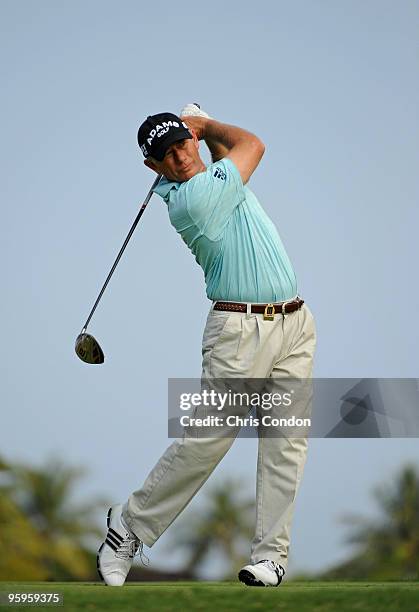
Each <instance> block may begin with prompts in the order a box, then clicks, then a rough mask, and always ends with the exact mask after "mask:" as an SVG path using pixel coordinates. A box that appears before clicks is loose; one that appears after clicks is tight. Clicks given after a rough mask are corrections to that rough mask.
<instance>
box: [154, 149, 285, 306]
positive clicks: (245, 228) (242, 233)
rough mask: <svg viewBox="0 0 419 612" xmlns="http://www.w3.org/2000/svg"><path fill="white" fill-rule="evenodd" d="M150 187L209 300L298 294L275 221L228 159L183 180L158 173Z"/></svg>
mask: <svg viewBox="0 0 419 612" xmlns="http://www.w3.org/2000/svg"><path fill="white" fill-rule="evenodd" d="M154 191H155V192H156V193H157V194H159V195H160V196H161V197H162V198H163V199H164V200H165V202H166V203H167V205H168V210H169V217H170V222H171V224H172V225H173V227H174V228H175V229H176V231H177V232H178V233H179V234H180V235H181V237H182V239H183V240H184V242H185V243H186V244H187V246H188V247H189V248H190V250H191V251H192V253H193V254H194V255H195V258H196V261H197V262H198V264H199V265H200V266H201V267H202V269H203V271H204V275H205V282H206V286H207V296H208V297H209V299H210V300H226V301H232V302H280V301H282V300H289V299H291V298H293V297H294V296H295V295H296V294H297V281H296V278H295V274H294V270H293V268H292V266H291V262H290V260H289V258H288V256H287V253H286V251H285V249H284V246H283V244H282V241H281V239H280V237H279V234H278V232H277V230H276V227H275V226H274V224H273V223H272V221H271V220H270V219H269V217H268V215H267V214H266V213H265V211H264V210H263V208H262V207H261V205H260V204H259V202H258V200H257V198H256V196H255V195H254V194H253V193H252V191H250V189H249V188H248V187H247V186H245V185H243V182H242V179H241V176H240V173H239V171H238V169H237V168H236V166H235V165H234V163H233V162H232V161H231V160H230V159H228V158H224V159H222V160H220V161H217V162H215V163H213V164H210V165H209V166H208V167H207V169H206V171H205V172H201V173H199V174H196V175H195V176H194V177H192V178H191V179H190V180H189V181H185V182H183V183H177V182H172V181H168V180H167V179H165V178H162V180H161V181H160V183H159V184H158V185H157V187H156V188H155V189H154Z"/></svg>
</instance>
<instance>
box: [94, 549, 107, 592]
mask: <svg viewBox="0 0 419 612" xmlns="http://www.w3.org/2000/svg"><path fill="white" fill-rule="evenodd" d="M103 546H104V544H101V545H100V548H99V550H98V551H97V555H96V568H97V573H98V574H99V578H100V579H101V580H102V582H105V581H104V579H103V576H102V572H101V571H100V563H99V555H100V551H101V550H102V548H103ZM105 584H106V583H105Z"/></svg>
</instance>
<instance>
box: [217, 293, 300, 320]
mask: <svg viewBox="0 0 419 612" xmlns="http://www.w3.org/2000/svg"><path fill="white" fill-rule="evenodd" d="M303 304H304V300H301V299H300V298H297V299H295V300H293V301H292V302H279V303H276V304H252V305H251V307H250V312H251V313H252V314H263V318H264V319H265V321H273V320H274V316H275V315H276V314H283V315H284V314H289V313H290V312H294V311H295V310H299V309H300V308H301V306H302V305H303ZM214 310H227V311H229V312H247V304H243V303H241V302H215V304H214Z"/></svg>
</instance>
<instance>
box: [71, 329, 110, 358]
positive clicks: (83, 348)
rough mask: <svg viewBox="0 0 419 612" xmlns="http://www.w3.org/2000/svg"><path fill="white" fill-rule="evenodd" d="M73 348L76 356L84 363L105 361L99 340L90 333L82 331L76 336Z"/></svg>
mask: <svg viewBox="0 0 419 612" xmlns="http://www.w3.org/2000/svg"><path fill="white" fill-rule="evenodd" d="M75 350H76V353H77V356H78V357H80V359H81V360H82V361H85V362H86V363H103V362H104V361H105V355H104V354H103V351H102V349H101V348H100V345H99V342H98V341H97V340H95V338H93V336H91V335H90V334H86V333H84V332H82V333H81V334H79V335H78V336H77V338H76V346H75Z"/></svg>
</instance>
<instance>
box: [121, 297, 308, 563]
mask: <svg viewBox="0 0 419 612" xmlns="http://www.w3.org/2000/svg"><path fill="white" fill-rule="evenodd" d="M315 345H316V330H315V324H314V318H313V315H312V314H311V312H310V310H309V308H308V306H307V305H306V304H303V306H302V307H301V309H300V310H297V311H295V312H292V313H290V314H287V315H285V317H283V315H282V314H276V315H275V317H274V321H265V320H264V319H263V315H262V314H246V313H238V312H223V311H215V310H213V309H212V308H211V310H210V312H209V314H208V318H207V323H206V326H205V330H204V336H203V344H202V355H203V367H202V377H203V378H235V377H239V378H270V377H277V378H297V379H310V378H311V377H312V370H313V356H314V351H315ZM233 442H234V436H229V437H223V436H221V437H220V436H218V437H213V438H191V437H188V436H184V437H183V438H182V439H181V440H176V441H175V442H174V443H173V444H171V445H170V446H169V448H168V449H167V450H166V451H165V453H164V454H163V455H162V457H161V458H160V459H159V461H158V462H157V464H156V465H155V467H154V468H153V469H152V471H151V472H150V474H149V475H148V477H147V479H146V481H145V482H144V484H143V486H142V487H141V488H140V489H139V490H138V491H134V492H133V493H132V495H131V496H130V497H129V499H128V501H127V503H126V504H125V505H124V509H123V518H124V520H125V522H126V523H127V525H128V526H129V527H130V529H131V530H132V531H133V532H134V533H135V534H136V535H137V537H138V538H139V539H140V540H142V541H143V542H144V543H145V544H146V545H147V546H152V545H153V544H154V543H155V542H156V540H157V539H158V538H159V537H160V536H161V535H162V533H163V532H164V531H165V530H166V529H167V528H168V527H169V525H170V524H171V523H172V522H173V521H174V520H175V518H176V517H177V516H178V515H179V514H180V512H181V511H182V510H183V509H184V508H185V506H186V505H187V504H188V503H189V501H190V500H191V499H192V498H193V496H194V495H195V494H196V493H197V492H198V491H199V489H200V488H201V486H202V485H203V484H204V483H205V481H206V480H207V478H208V477H209V476H210V474H211V473H212V471H213V470H214V468H215V467H216V466H217V465H218V463H219V462H220V461H221V459H222V458H223V457H224V455H225V454H226V452H227V451H228V450H229V448H230V446H231V445H232V443H233ZM306 453H307V440H306V438H287V437H265V436H259V441H258V460H257V487H256V498H257V499H256V502H257V504H256V510H257V512H256V529H255V536H254V539H253V542H252V547H251V556H250V562H251V563H257V562H258V561H261V560H263V559H270V560H272V561H277V562H278V563H280V564H281V565H282V566H283V567H284V568H285V569H286V567H287V559H288V548H289V543H290V528H291V521H292V516H293V510H294V502H295V498H296V494H297V491H298V487H299V484H300V481H301V477H302V473H303V469H304V464H305V460H306Z"/></svg>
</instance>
